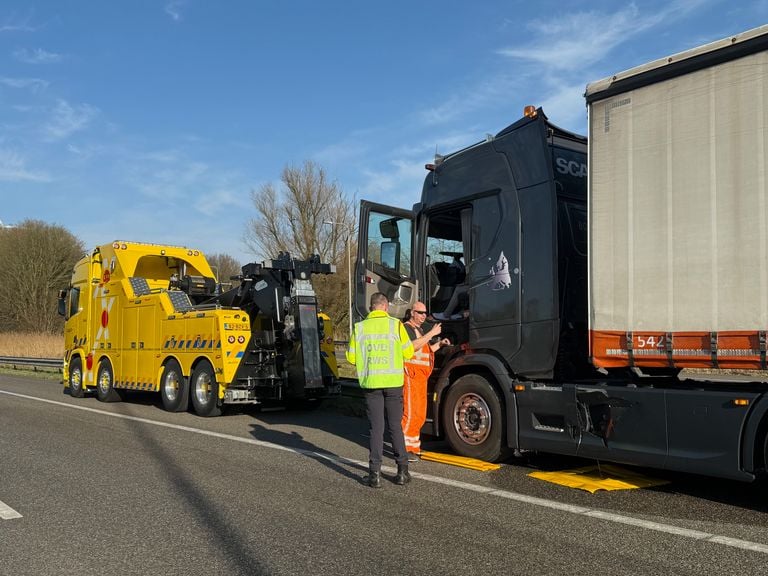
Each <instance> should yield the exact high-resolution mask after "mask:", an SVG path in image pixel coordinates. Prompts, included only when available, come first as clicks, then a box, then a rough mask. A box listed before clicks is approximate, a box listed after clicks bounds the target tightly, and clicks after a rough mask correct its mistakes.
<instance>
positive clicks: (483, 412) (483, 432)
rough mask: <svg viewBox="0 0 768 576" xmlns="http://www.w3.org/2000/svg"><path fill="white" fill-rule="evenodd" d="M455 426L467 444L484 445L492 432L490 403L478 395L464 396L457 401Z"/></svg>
mask: <svg viewBox="0 0 768 576" xmlns="http://www.w3.org/2000/svg"><path fill="white" fill-rule="evenodd" d="M453 426H454V428H455V430H456V432H457V434H458V435H459V437H460V438H461V440H462V441H464V442H465V443H467V444H472V445H477V444H482V443H483V442H485V440H487V439H488V435H489V434H490V432H491V409H490V408H489V407H488V403H487V402H486V401H485V400H484V399H483V397H482V396H480V395H478V394H474V393H467V394H464V395H463V396H461V397H460V398H459V399H458V400H457V401H456V404H455V407H454V410H453Z"/></svg>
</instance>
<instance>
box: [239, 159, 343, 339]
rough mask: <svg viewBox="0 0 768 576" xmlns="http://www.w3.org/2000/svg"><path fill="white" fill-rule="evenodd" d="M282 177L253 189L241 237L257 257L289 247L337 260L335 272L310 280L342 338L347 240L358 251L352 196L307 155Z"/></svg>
mask: <svg viewBox="0 0 768 576" xmlns="http://www.w3.org/2000/svg"><path fill="white" fill-rule="evenodd" d="M280 181H281V184H282V186H281V187H280V188H279V189H278V187H277V186H275V185H274V184H272V183H269V184H264V185H263V186H261V188H259V189H258V190H254V191H252V192H251V199H252V200H253V205H254V207H255V209H256V217H255V218H253V219H251V220H250V222H249V224H248V228H247V230H246V233H245V236H244V240H245V243H246V245H247V246H248V247H249V248H250V250H251V251H252V252H253V253H254V254H255V255H257V257H258V259H259V260H269V259H271V258H274V257H276V256H277V254H278V252H290V253H291V255H292V256H294V257H297V258H302V259H304V258H308V257H309V256H310V255H312V254H318V255H319V256H320V260H321V261H322V262H327V263H331V264H335V265H336V269H337V274H334V275H331V276H326V277H323V276H316V277H314V278H313V280H312V282H313V286H314V288H315V292H316V293H317V295H318V301H319V303H320V306H321V308H322V310H323V311H324V312H325V313H326V314H328V315H329V316H330V317H331V319H332V320H333V322H334V324H335V333H336V336H337V337H338V338H342V337H343V336H344V335H346V333H347V331H348V330H347V326H348V319H349V310H348V308H349V306H348V296H347V294H348V277H349V274H348V264H347V260H348V258H347V243H348V242H349V248H350V252H351V254H352V255H353V257H354V255H355V254H356V250H355V248H354V246H353V245H352V244H353V242H354V232H355V211H356V210H355V208H356V206H355V200H354V199H350V198H348V197H347V196H346V195H345V194H344V192H343V190H342V189H341V187H340V186H339V185H338V184H337V183H336V182H335V181H331V180H329V179H328V176H327V174H326V172H325V169H324V168H322V167H321V166H319V165H318V164H316V163H315V162H313V161H311V160H307V161H305V162H304V164H303V165H302V166H301V167H296V166H286V167H285V168H284V169H283V172H282V175H281V178H280Z"/></svg>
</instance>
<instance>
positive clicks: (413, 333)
mask: <svg viewBox="0 0 768 576" xmlns="http://www.w3.org/2000/svg"><path fill="white" fill-rule="evenodd" d="M426 318H427V307H426V306H425V305H424V302H416V304H414V306H413V310H411V316H410V318H406V321H405V331H406V332H408V337H409V338H410V339H411V343H412V344H413V350H414V353H413V357H412V358H409V359H408V360H406V361H405V386H404V387H403V421H402V426H403V435H404V436H405V450H406V451H407V452H408V461H409V462H416V461H418V460H419V459H420V454H421V427H422V426H424V422H425V421H426V419H427V380H429V375H430V374H431V373H432V368H433V367H434V365H435V352H436V351H437V350H438V349H440V348H442V347H443V346H449V345H450V343H451V342H450V340H448V338H441V339H440V340H438V341H436V342H434V343H431V342H430V341H431V340H432V339H433V338H435V337H436V336H439V335H440V332H441V331H442V326H441V324H440V323H437V324H434V325H433V326H432V328H431V329H430V330H429V331H427V332H423V331H422V325H423V324H424V320H426Z"/></svg>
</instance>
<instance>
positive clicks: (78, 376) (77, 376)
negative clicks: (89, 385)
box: [67, 356, 85, 398]
mask: <svg viewBox="0 0 768 576" xmlns="http://www.w3.org/2000/svg"><path fill="white" fill-rule="evenodd" d="M67 386H68V387H69V395H70V396H72V397H73V398H82V397H83V396H84V395H85V387H84V386H83V363H82V361H81V360H80V357H79V356H76V357H75V358H72V361H71V362H70V363H69V379H68V380H67Z"/></svg>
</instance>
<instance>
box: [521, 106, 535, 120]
mask: <svg viewBox="0 0 768 576" xmlns="http://www.w3.org/2000/svg"><path fill="white" fill-rule="evenodd" d="M536 115H537V112H536V106H526V107H525V108H523V116H525V117H526V118H536Z"/></svg>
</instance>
